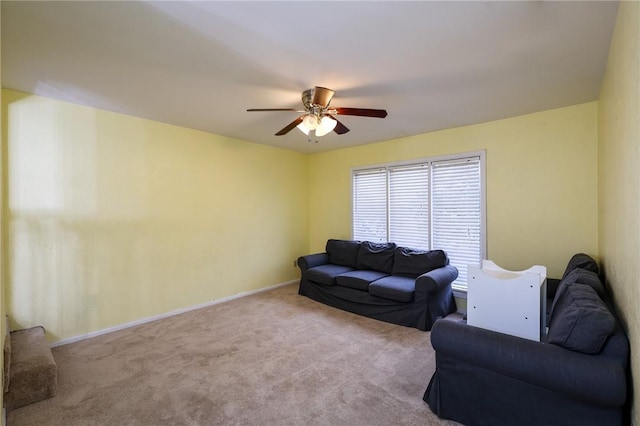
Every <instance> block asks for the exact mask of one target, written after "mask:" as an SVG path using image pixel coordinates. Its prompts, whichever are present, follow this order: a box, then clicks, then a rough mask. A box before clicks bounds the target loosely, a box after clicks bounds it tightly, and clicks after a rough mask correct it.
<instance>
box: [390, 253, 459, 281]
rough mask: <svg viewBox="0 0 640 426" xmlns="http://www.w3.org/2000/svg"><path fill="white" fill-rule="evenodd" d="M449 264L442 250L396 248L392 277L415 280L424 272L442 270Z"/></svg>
mask: <svg viewBox="0 0 640 426" xmlns="http://www.w3.org/2000/svg"><path fill="white" fill-rule="evenodd" d="M448 264H449V259H448V258H447V254H446V253H445V252H444V251H443V250H418V249H413V248H409V247H398V248H396V252H395V254H394V258H393V270H392V272H391V273H392V275H402V276H405V277H411V278H417V277H418V276H420V275H422V274H424V273H425V272H429V271H432V270H434V269H437V268H442V267H443V266H446V265H448Z"/></svg>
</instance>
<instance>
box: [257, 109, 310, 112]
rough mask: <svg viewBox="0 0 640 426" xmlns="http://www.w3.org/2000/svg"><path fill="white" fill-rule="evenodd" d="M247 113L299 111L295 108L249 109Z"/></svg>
mask: <svg viewBox="0 0 640 426" xmlns="http://www.w3.org/2000/svg"><path fill="white" fill-rule="evenodd" d="M247 111H248V112H254V111H298V110H297V109H294V108H249V109H248V110H247Z"/></svg>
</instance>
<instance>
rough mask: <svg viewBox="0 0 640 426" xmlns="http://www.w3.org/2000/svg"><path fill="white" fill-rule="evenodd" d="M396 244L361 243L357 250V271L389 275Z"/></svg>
mask: <svg viewBox="0 0 640 426" xmlns="http://www.w3.org/2000/svg"><path fill="white" fill-rule="evenodd" d="M396 247H397V246H396V243H373V242H371V241H363V242H362V243H361V244H360V249H359V250H358V265H357V267H358V269H371V270H373V271H379V272H385V273H387V274H390V273H391V270H392V269H393V255H394V253H395V251H396Z"/></svg>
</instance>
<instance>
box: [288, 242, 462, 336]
mask: <svg viewBox="0 0 640 426" xmlns="http://www.w3.org/2000/svg"><path fill="white" fill-rule="evenodd" d="M298 266H299V267H300V271H301V278H300V288H299V291H298V293H299V294H301V295H303V296H307V297H309V298H311V299H313V300H316V301H318V302H322V303H325V304H327V305H330V306H333V307H336V308H339V309H343V310H345V311H349V312H353V313H356V314H360V315H364V316H367V317H371V318H375V319H378V320H381V321H386V322H391V323H395V324H400V325H404V326H408V327H415V328H418V329H420V330H430V329H431V326H432V324H433V323H434V321H435V320H436V319H438V318H442V317H444V316H446V315H448V314H450V313H452V312H455V310H456V304H455V300H454V298H453V292H452V290H451V283H452V282H453V281H454V280H455V279H456V278H457V277H458V270H457V269H456V268H455V267H454V266H451V265H449V259H448V257H447V254H446V253H445V252H444V251H442V250H430V251H426V250H417V249H412V248H408V247H398V246H397V245H396V244H395V243H373V242H370V241H362V242H361V241H352V240H336V239H330V240H328V241H327V245H326V251H325V252H323V253H316V254H311V255H307V256H301V257H299V258H298Z"/></svg>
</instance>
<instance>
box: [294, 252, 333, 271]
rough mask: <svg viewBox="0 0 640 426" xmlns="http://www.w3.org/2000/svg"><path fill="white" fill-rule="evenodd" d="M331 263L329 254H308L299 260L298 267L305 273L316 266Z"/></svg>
mask: <svg viewBox="0 0 640 426" xmlns="http://www.w3.org/2000/svg"><path fill="white" fill-rule="evenodd" d="M327 263H329V255H328V254H327V253H315V254H308V255H306V256H300V257H299V258H298V267H299V268H300V271H302V272H304V271H306V270H307V269H309V268H313V267H314V266H320V265H325V264H327Z"/></svg>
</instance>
